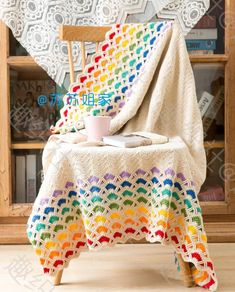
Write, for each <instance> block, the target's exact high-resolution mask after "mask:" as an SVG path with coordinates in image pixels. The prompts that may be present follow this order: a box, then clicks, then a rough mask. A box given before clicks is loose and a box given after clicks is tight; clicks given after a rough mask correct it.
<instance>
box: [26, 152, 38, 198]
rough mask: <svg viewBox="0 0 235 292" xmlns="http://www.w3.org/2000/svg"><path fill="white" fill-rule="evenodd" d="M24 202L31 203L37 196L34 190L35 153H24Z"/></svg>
mask: <svg viewBox="0 0 235 292" xmlns="http://www.w3.org/2000/svg"><path fill="white" fill-rule="evenodd" d="M26 178H27V180H26V202H27V203H33V202H34V200H35V199H36V196H37V190H36V155H35V154H30V155H26Z"/></svg>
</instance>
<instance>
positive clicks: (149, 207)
mask: <svg viewBox="0 0 235 292" xmlns="http://www.w3.org/2000/svg"><path fill="white" fill-rule="evenodd" d="M158 25H160V24H158ZM163 25H165V26H166V23H163ZM129 27H130V28H131V27H132V25H129ZM119 28H120V27H119ZM121 28H122V26H121ZM145 31H146V32H148V30H147V29H146V27H145ZM111 33H112V31H111V32H110V33H108V35H110V34H111ZM100 48H101V47H100ZM101 60H102V59H101ZM101 60H100V61H101ZM91 65H92V64H91ZM97 66H98V67H99V65H97ZM78 85H80V83H77V84H74V85H73V86H72V87H71V90H73V89H74V88H75V87H76V86H78ZM72 92H74V91H72ZM65 109H67V108H66V107H65ZM80 114H81V115H82V114H83V113H82V111H81V113H80ZM61 121H63V122H65V120H64V119H62V120H61ZM61 121H60V124H61ZM66 122H68V121H66ZM57 126H58V125H57ZM134 131H149V132H155V133H158V134H162V135H165V136H168V137H169V138H170V141H169V143H166V144H162V145H150V146H144V147H138V148H133V149H128V148H126V149H122V148H115V147H111V146H98V145H96V144H94V145H92V144H89V143H87V142H81V143H79V142H80V141H81V137H80V136H79V134H78V133H69V134H64V135H63V134H58V135H52V136H51V137H50V139H49V142H48V143H47V145H46V147H45V149H44V153H43V167H44V172H45V179H44V182H43V184H42V186H41V189H40V192H39V195H38V197H37V199H36V201H35V204H34V208H33V211H32V214H31V216H30V218H29V221H28V236H29V239H30V241H31V243H32V244H33V246H34V248H35V251H36V253H37V254H38V255H39V257H40V260H41V264H42V265H43V268H44V272H45V273H49V274H54V273H55V272H56V271H58V269H61V268H64V267H66V266H67V265H68V263H69V261H70V259H71V258H73V257H76V256H77V255H78V254H79V253H80V252H81V250H83V249H87V248H89V249H99V248H101V247H103V246H105V245H109V246H112V245H114V244H115V243H117V242H126V241H127V240H128V239H130V238H134V239H141V238H146V239H147V240H148V241H149V242H156V241H159V242H161V243H163V244H172V246H173V248H174V250H175V251H176V252H177V253H181V254H182V256H183V259H184V260H185V261H188V262H190V263H192V265H191V270H192V274H193V279H194V280H195V283H196V284H198V285H200V286H202V287H204V288H209V289H210V290H215V289H216V287H217V279H216V275H215V272H214V268H213V264H212V261H211V259H210V257H209V253H208V249H207V243H206V234H205V231H204V227H203V220H202V216H201V208H200V205H199V202H198V199H197V193H198V192H199V189H200V187H201V185H202V183H203V181H204V179H205V174H206V159H205V151H204V148H203V130H202V122H201V117H200V112H199V108H198V105H197V99H196V94H195V84H194V78H193V72H192V68H191V65H190V61H189V57H188V54H187V50H186V46H185V42H184V37H183V36H182V34H181V31H180V29H179V26H178V25H177V23H175V24H174V25H173V26H170V27H168V29H166V30H165V32H164V34H163V35H161V36H159V40H158V43H157V44H156V46H154V47H153V48H152V50H151V54H149V57H148V59H147V60H146V62H145V65H144V70H142V72H141V74H139V75H138V78H136V80H135V83H134V84H131V86H130V90H129V91H128V99H127V101H126V103H125V105H124V106H123V107H121V109H120V110H118V111H116V114H115V115H113V119H112V122H111V132H112V133H117V132H122V133H128V132H134ZM127 257H128V255H127ZM156 285H157V283H156Z"/></svg>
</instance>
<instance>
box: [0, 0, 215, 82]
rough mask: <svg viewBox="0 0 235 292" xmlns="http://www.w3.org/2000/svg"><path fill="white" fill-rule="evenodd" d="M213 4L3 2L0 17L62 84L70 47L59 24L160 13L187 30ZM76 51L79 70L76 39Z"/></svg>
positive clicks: (194, 0)
mask: <svg viewBox="0 0 235 292" xmlns="http://www.w3.org/2000/svg"><path fill="white" fill-rule="evenodd" d="M209 4H210V1H209V0H176V1H172V0H57V1H54V0H0V18H1V19H2V20H3V21H4V22H5V23H6V25H7V26H8V27H9V28H10V29H11V30H12V32H13V35H14V36H15V37H16V39H17V40H18V41H19V42H20V43H21V45H22V46H23V47H25V49H26V50H27V51H28V52H29V54H30V55H31V56H32V57H33V58H34V59H35V61H36V62H37V63H38V64H39V65H40V66H41V67H42V68H43V69H44V70H46V71H47V73H48V75H49V76H50V77H51V78H52V79H54V80H55V82H56V83H58V84H62V83H63V81H64V78H65V76H66V73H68V72H69V64H68V53H67V45H66V43H65V42H61V41H60V40H59V38H58V28H59V26H60V25H61V24H71V25H108V24H113V23H123V22H125V21H128V22H130V21H131V18H132V17H133V18H132V20H134V19H136V20H135V21H136V22H147V21H149V20H151V19H152V18H153V17H154V15H156V14H157V15H158V17H161V18H167V19H176V18H178V20H179V22H180V24H181V26H182V29H183V31H184V32H185V34H186V33H187V32H188V31H189V30H190V28H192V27H193V26H194V25H195V24H196V23H197V21H198V20H199V19H200V18H201V17H202V16H203V15H204V14H205V12H206V10H207V9H208V8H209ZM128 17H129V19H128ZM132 22H133V21H132ZM93 50H94V46H93V45H91V44H88V45H87V52H93ZM73 55H74V61H75V63H76V66H75V70H79V69H80V68H81V58H80V49H79V45H78V44H76V43H75V44H74V45H73Z"/></svg>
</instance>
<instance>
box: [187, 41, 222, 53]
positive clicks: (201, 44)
mask: <svg viewBox="0 0 235 292" xmlns="http://www.w3.org/2000/svg"><path fill="white" fill-rule="evenodd" d="M186 46H187V49H188V50H189V51H214V50H215V49H216V40H186Z"/></svg>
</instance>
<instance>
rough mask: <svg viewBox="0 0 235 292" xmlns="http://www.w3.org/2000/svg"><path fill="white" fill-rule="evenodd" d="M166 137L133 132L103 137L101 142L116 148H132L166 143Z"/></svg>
mask: <svg viewBox="0 0 235 292" xmlns="http://www.w3.org/2000/svg"><path fill="white" fill-rule="evenodd" d="M168 141H169V139H168V138H167V137H166V136H162V135H158V134H155V133H150V132H135V133H130V134H120V135H113V136H105V137H103V142H104V143H105V144H107V145H112V146H116V147H125V148H134V147H139V146H145V145H151V144H163V143H167V142H168Z"/></svg>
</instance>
